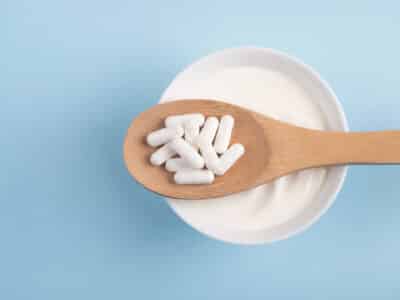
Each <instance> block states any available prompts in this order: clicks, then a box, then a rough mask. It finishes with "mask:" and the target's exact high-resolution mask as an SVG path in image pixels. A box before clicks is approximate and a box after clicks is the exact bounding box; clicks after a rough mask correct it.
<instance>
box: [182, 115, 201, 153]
mask: <svg viewBox="0 0 400 300" xmlns="http://www.w3.org/2000/svg"><path fill="white" fill-rule="evenodd" d="M200 126H201V125H200V123H199V122H196V121H195V120H189V121H186V122H185V123H184V124H183V129H184V132H185V141H186V142H188V143H189V144H191V145H192V146H193V147H197V145H196V143H195V142H194V141H195V138H196V137H197V136H198V135H199V132H200Z"/></svg>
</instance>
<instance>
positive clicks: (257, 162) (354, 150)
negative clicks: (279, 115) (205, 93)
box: [124, 100, 400, 199]
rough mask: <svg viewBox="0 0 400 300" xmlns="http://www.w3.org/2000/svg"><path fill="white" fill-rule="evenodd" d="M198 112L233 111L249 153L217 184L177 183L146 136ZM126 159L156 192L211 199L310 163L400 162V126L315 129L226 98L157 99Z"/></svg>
mask: <svg viewBox="0 0 400 300" xmlns="http://www.w3.org/2000/svg"><path fill="white" fill-rule="evenodd" d="M198 112H199V113H203V114H204V115H205V116H217V117H221V116H223V115H226V114H230V115H232V116H233V117H234V118H235V128H234V130H233V135H232V141H231V143H241V144H243V145H244V147H245V149H246V153H245V154H244V155H243V156H242V157H241V158H240V159H239V161H237V162H236V164H235V165H234V166H233V167H232V168H231V169H230V170H229V171H228V172H227V173H226V174H225V175H223V176H221V177H217V178H216V180H215V181H214V183H213V184H210V185H177V184H175V183H174V181H173V174H172V173H169V172H167V171H166V170H165V169H164V167H156V166H153V165H151V164H150V162H149V158H150V155H151V153H153V152H154V151H155V149H154V148H152V147H150V146H148V145H147V144H146V141H145V138H146V136H147V134H149V133H150V132H151V131H154V130H156V129H159V128H162V127H164V119H165V118H166V117H168V116H170V115H179V114H185V113H198ZM124 160H125V164H126V166H127V168H128V170H129V172H130V173H131V174H132V176H133V177H134V178H135V179H136V180H137V181H138V182H139V183H141V184H142V185H143V186H144V187H146V188H147V189H149V190H151V191H153V192H155V193H158V194H160V195H163V196H167V197H170V198H177V199H206V198H214V197H220V196H226V195H229V194H232V193H237V192H241V191H244V190H248V189H251V188H254V187H256V186H259V185H261V184H264V183H267V182H270V181H272V180H274V179H276V178H278V177H281V176H284V175H287V174H289V173H292V172H295V171H299V170H303V169H308V168H314V167H321V166H332V165H341V164H394V163H400V131H381V132H354V133H345V132H334V131H320V130H311V129H306V128H302V127H297V126H294V125H290V124H287V123H284V122H281V121H278V120H274V119H272V118H269V117H266V116H264V115H262V114H259V113H257V112H254V111H250V110H247V109H245V108H242V107H239V106H236V105H232V104H228V103H224V102H219V101H211V100H179V101H173V102H168V103H165V104H159V105H156V106H154V107H152V108H150V109H149V110H147V111H145V112H143V113H141V114H139V116H137V117H136V118H135V119H134V120H133V122H132V124H131V126H130V128H129V129H128V133H127V135H126V138H125V143H124Z"/></svg>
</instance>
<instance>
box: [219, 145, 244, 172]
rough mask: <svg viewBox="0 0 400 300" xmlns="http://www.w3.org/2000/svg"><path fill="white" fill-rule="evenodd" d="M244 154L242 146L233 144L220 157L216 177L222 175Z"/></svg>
mask: <svg viewBox="0 0 400 300" xmlns="http://www.w3.org/2000/svg"><path fill="white" fill-rule="evenodd" d="M243 154H244V147H243V145H242V144H234V145H232V146H231V147H229V149H228V150H227V151H226V152H225V153H224V154H223V155H222V156H221V157H220V159H219V166H218V169H217V172H216V174H217V175H224V174H225V173H226V171H228V170H229V169H230V168H231V167H232V166H233V165H234V163H235V162H236V161H237V160H238V159H239V158H240V157H241V156H242V155H243Z"/></svg>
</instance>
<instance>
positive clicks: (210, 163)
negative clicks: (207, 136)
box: [200, 144, 221, 174]
mask: <svg viewBox="0 0 400 300" xmlns="http://www.w3.org/2000/svg"><path fill="white" fill-rule="evenodd" d="M200 153H201V156H203V159H204V162H205V165H206V167H207V169H209V170H210V171H212V172H213V173H214V174H217V173H221V171H220V170H219V168H220V166H219V165H220V163H219V157H218V155H217V152H215V149H214V147H213V146H212V145H210V144H203V145H201V147H200Z"/></svg>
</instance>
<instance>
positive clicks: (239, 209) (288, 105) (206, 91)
mask: <svg viewBox="0 0 400 300" xmlns="http://www.w3.org/2000/svg"><path fill="white" fill-rule="evenodd" d="M191 92H192V93H193V95H196V97H197V98H204V99H207V98H209V99H220V100H224V101H226V102H230V103H233V104H237V105H242V106H244V107H247V108H249V109H252V110H254V111H257V112H260V113H263V114H265V115H267V116H270V117H274V118H276V119H279V120H283V121H286V122H289V123H292V124H295V125H299V126H303V127H308V128H314V129H326V128H327V125H326V124H325V120H324V115H323V114H322V112H321V111H320V108H319V107H318V105H317V104H315V102H313V101H312V99H311V97H310V96H309V95H308V94H307V92H306V90H304V89H303V88H302V87H301V86H300V85H298V84H297V83H296V82H295V81H294V80H292V79H291V78H288V77H287V76H285V75H283V74H281V73H278V72H274V71H269V70H266V69H259V68H255V67H238V68H233V67H232V68H227V69H224V71H222V72H217V73H215V74H214V75H213V76H210V77H208V78H206V79H204V80H203V81H199V82H198V83H197V85H196V84H194V85H193V86H191ZM325 176H326V169H323V168H320V169H312V170H305V171H301V172H297V173H294V174H291V175H288V176H285V177H282V178H280V179H278V180H276V181H274V182H272V183H269V184H266V185H263V186H260V187H258V188H255V189H253V190H249V191H246V192H242V193H238V194H235V195H231V196H227V197H223V198H218V199H211V200H207V201H182V200H173V199H171V200H170V201H172V202H173V205H174V208H175V209H176V210H177V212H179V214H180V215H184V216H186V217H187V218H188V219H190V220H192V222H193V223H194V224H197V225H198V226H199V227H201V226H214V225H215V226H220V227H224V228H232V229H233V228H235V229H239V230H241V229H243V230H246V229H254V230H255V229H261V228H263V229H265V228H269V227H273V226H276V225H279V224H282V223H285V222H286V221H288V220H289V219H292V218H293V217H295V216H296V215H298V214H299V213H301V212H302V210H303V209H304V208H305V207H306V206H307V205H308V204H309V203H310V202H311V201H312V200H313V199H314V198H315V197H316V196H317V195H318V194H319V191H320V189H321V187H322V185H323V183H324V180H325ZM201 224H203V225H201ZM206 224H207V225H206Z"/></svg>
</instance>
